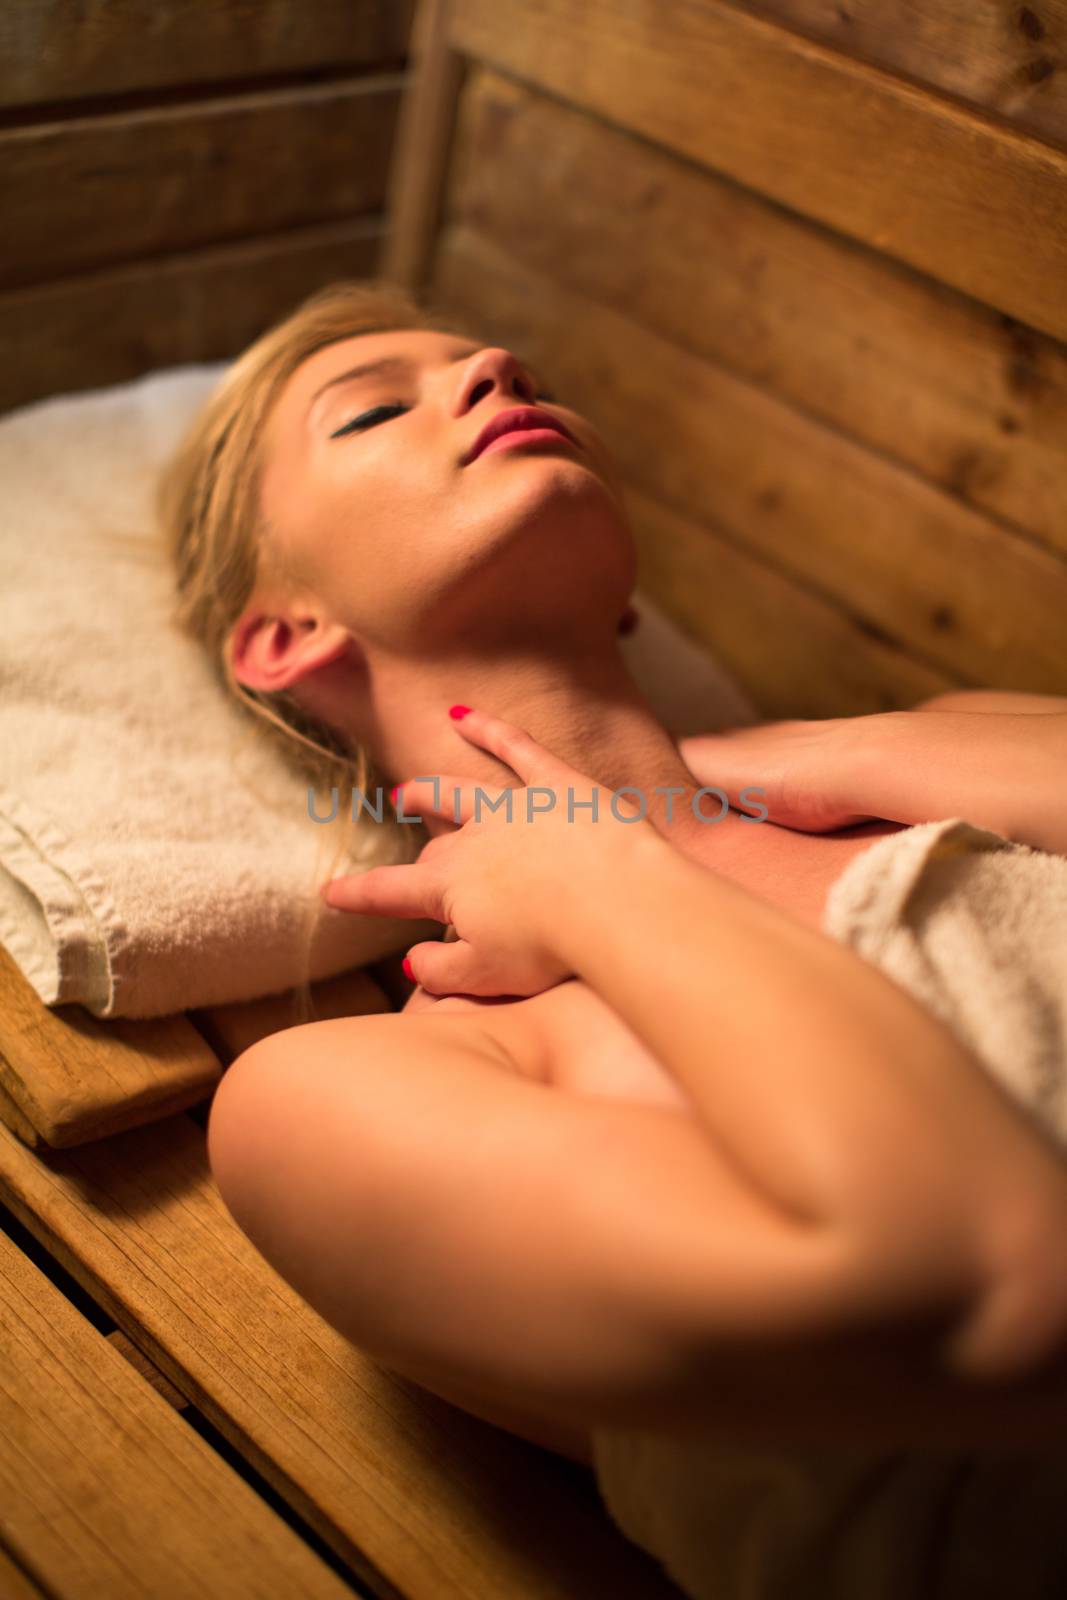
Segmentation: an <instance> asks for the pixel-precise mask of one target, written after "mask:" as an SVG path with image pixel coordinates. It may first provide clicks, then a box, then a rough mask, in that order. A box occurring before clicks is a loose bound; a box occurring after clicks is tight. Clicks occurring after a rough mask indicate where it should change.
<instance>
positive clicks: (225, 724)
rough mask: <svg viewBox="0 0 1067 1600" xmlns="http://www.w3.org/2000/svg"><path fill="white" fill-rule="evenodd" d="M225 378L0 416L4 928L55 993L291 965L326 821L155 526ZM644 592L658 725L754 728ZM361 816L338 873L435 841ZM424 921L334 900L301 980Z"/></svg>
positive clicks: (115, 1007)
mask: <svg viewBox="0 0 1067 1600" xmlns="http://www.w3.org/2000/svg"><path fill="white" fill-rule="evenodd" d="M223 370H224V368H223V366H222V365H221V364H218V365H211V366H193V367H181V368H176V369H173V370H170V371H166V372H160V373H156V374H153V375H150V376H149V377H147V378H144V379H141V380H138V381H137V382H134V383H130V384H124V385H121V386H118V387H115V388H112V389H104V390H98V391H95V392H93V393H90V394H87V395H77V396H65V397H59V398H57V399H53V400H48V401H44V402H40V403H38V404H36V405H33V406H29V407H26V408H24V409H23V410H21V411H19V412H15V413H12V414H11V415H9V416H7V417H5V418H3V419H2V420H0V483H2V484H3V504H2V510H0V518H2V537H0V940H2V942H3V943H4V945H6V947H7V948H8V950H9V951H10V952H11V954H12V956H13V957H14V959H15V961H16V962H17V963H18V965H19V966H20V968H21V969H22V971H23V972H24V974H25V975H26V977H27V978H28V979H29V981H30V983H31V984H32V985H33V987H34V988H35V989H36V991H37V993H38V994H39V995H40V997H41V999H42V1000H43V1001H44V1002H45V1003H46V1004H47V1005H62V1004H66V1003H67V1002H70V1001H78V1002H80V1003H81V1004H82V1005H84V1006H85V1007H86V1008H87V1009H88V1010H89V1011H91V1012H94V1013H95V1014H96V1015H98V1016H101V1017H117V1016H126V1017H148V1016H160V1015H166V1014H169V1013H171V1012H174V1011H178V1010H183V1009H187V1008H190V1007H194V1006H207V1005H213V1004H218V1003H221V1002H225V1001H231V1000H245V999H252V998H255V997H256V996H259V995H264V994H269V993H274V992H277V991H280V990H283V989H287V988H289V987H291V986H292V985H293V984H295V983H296V982H298V981H299V980H300V979H301V978H302V977H303V976H304V975H305V969H304V966H303V951H304V944H303V928H304V923H305V918H306V917H307V916H308V915H309V911H310V908H311V907H312V904H313V902H315V903H319V904H321V903H320V902H317V893H316V890H317V885H318V884H319V883H320V882H321V881H322V880H323V879H324V878H325V877H326V876H327V875H328V869H329V867H330V864H331V852H332V849H333V846H334V844H335V838H334V835H335V829H334V828H333V827H329V826H323V825H319V824H317V823H315V822H313V821H312V820H310V818H309V816H308V805H307V787H306V784H305V783H304V782H303V780H301V779H299V778H298V777H297V776H295V775H294V774H293V773H292V771H291V770H290V769H289V767H288V766H287V765H286V764H285V761H284V758H283V757H282V756H280V755H279V754H277V753H276V752H275V751H274V750H273V748H272V747H270V746H269V745H268V744H267V743H266V741H264V740H262V739H261V738H260V737H259V736H258V734H257V731H256V729H255V728H253V727H250V725H249V722H248V719H247V716H246V715H245V713H243V712H242V711H241V710H239V708H238V707H236V706H235V705H233V704H232V703H231V702H230V701H229V700H228V699H227V698H226V695H225V693H224V691H223V690H222V689H221V688H220V687H219V685H218V684H217V682H216V680H215V678H214V676H213V674H212V672H211V670H210V668H209V666H208V664H207V662H206V660H205V658H204V656H203V654H202V652H201V649H200V647H199V645H198V644H196V643H195V641H193V640H191V639H189V638H187V637H185V636H183V635H181V634H180V633H179V632H178V631H177V629H176V628H175V627H174V626H173V625H172V624H171V623H170V621H169V612H170V607H171V599H172V578H171V573H170V568H169V565H168V563H167V561H166V559H165V553H164V550H163V545H162V540H161V538H160V536H159V533H158V530H157V527H156V524H155V521H154V516H153V495H154V488H155V482H156V479H157V476H158V473H159V469H160V467H161V466H162V464H163V462H164V461H165V460H166V459H167V457H168V456H169V455H170V453H171V452H172V450H173V449H174V446H175V444H176V443H177V440H178V438H179V436H180V434H181V432H182V430H183V428H184V426H185V424H186V422H187V421H188V419H189V417H190V416H191V414H192V412H193V411H194V410H195V409H196V407H197V406H198V405H199V404H200V403H201V402H202V401H203V400H204V398H205V397H206V395H207V393H208V392H209V390H210V389H211V388H212V386H213V385H214V383H215V382H216V381H217V379H218V377H219V374H220V373H221V372H222V371H223ZM637 602H638V605H639V608H640V611H641V617H642V620H641V623H640V625H639V626H638V628H637V630H636V632H635V633H633V634H632V635H630V636H629V637H628V638H627V639H626V640H625V641H624V644H623V649H624V652H625V653H626V655H627V656H628V657H629V659H630V661H631V668H632V670H633V672H634V675H635V677H636V678H637V680H638V682H639V683H642V686H644V682H645V680H646V679H647V680H648V683H649V686H648V688H646V693H648V694H649V696H650V698H651V699H652V700H653V703H654V704H655V705H656V707H657V709H658V710H659V712H660V714H661V716H663V717H664V719H665V720H666V721H668V724H669V725H670V726H672V727H673V728H674V729H675V731H677V732H678V733H680V734H681V733H690V732H697V731H699V730H700V729H701V728H702V727H714V726H726V725H729V724H730V723H732V722H751V721H753V720H754V719H755V713H754V711H753V709H752V707H751V706H750V704H749V703H748V701H747V700H745V698H744V696H743V695H742V694H741V693H740V691H739V690H738V689H736V687H735V686H734V684H733V683H732V681H731V680H730V678H729V677H728V675H727V674H726V673H725V672H724V671H723V670H722V669H721V668H719V667H718V666H717V665H716V664H715V662H714V661H712V660H711V659H710V657H709V656H708V655H707V654H706V652H704V651H703V650H701V649H699V648H698V647H697V646H695V645H692V644H690V643H689V642H688V641H687V640H686V639H684V638H683V636H682V635H681V633H680V632H679V631H678V630H677V629H676V628H675V627H674V626H673V624H671V623H669V622H668V621H667V619H666V618H665V617H664V616H662V614H661V613H659V612H658V611H657V609H656V608H655V607H654V606H653V605H652V603H651V601H650V600H649V599H648V598H647V597H646V596H642V595H639V596H638V597H637ZM348 799H349V796H348V795H347V793H342V794H341V796H340V804H341V806H342V807H343V806H345V805H346V804H347V802H348ZM388 805H389V802H388V796H386V797H385V807H386V814H388V809H387V808H388ZM363 824H364V825H365V828H364V831H363V833H362V842H361V843H360V844H359V849H360V850H361V851H362V852H364V853H363V854H361V855H357V856H354V857H352V858H351V860H350V861H349V862H345V861H342V862H341V863H340V865H339V866H338V868H337V869H336V870H338V871H340V870H343V869H344V868H345V867H350V868H354V869H358V867H359V866H360V865H363V866H371V865H375V864H376V863H378V862H388V861H393V860H400V859H404V855H403V851H404V849H405V845H407V843H408V840H410V839H413V838H414V836H415V835H421V837H422V838H423V839H425V837H426V834H425V831H424V830H423V829H422V828H421V827H412V826H406V827H401V826H400V825H399V824H397V823H395V822H388V823H382V824H377V823H374V822H369V821H368V820H367V819H366V818H364V819H363ZM436 928H437V924H434V923H424V924H422V923H413V922H410V921H403V920H400V919H395V920H394V919H386V918H379V917H356V916H349V917H341V916H338V915H337V914H336V913H330V912H328V911H327V912H326V915H325V916H324V918H323V922H322V926H321V927H320V928H319V930H318V932H317V934H316V937H315V939H314V942H313V945H312V950H311V958H310V966H309V969H308V972H309V976H310V977H311V978H312V979H315V978H321V977H328V976H331V975H332V974H334V973H336V972H342V971H344V970H346V969H347V968H349V967H352V966H357V965H360V964H362V963H365V962H367V961H372V960H374V959H376V958H377V957H379V956H381V955H385V954H387V953H389V952H392V951H395V950H399V949H402V948H405V947H406V946H407V945H408V944H409V943H411V942H413V940H416V939H418V938H420V937H421V938H425V937H428V936H431V935H432V934H433V932H434V931H435V930H436Z"/></svg>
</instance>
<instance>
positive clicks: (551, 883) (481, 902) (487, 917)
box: [324, 711, 662, 995]
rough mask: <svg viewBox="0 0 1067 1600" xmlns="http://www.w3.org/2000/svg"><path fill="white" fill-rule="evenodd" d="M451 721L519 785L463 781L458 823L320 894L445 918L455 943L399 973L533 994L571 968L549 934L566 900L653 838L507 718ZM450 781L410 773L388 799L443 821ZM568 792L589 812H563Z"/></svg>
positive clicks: (339, 903)
mask: <svg viewBox="0 0 1067 1600" xmlns="http://www.w3.org/2000/svg"><path fill="white" fill-rule="evenodd" d="M453 726H454V727H455V730H456V732H457V734H459V735H460V736H461V737H462V738H465V739H466V740H468V742H469V743H471V744H475V745H478V746H480V747H481V748H482V749H484V750H488V751H489V752H490V754H492V755H494V756H497V757H498V758H499V759H500V760H501V761H502V762H503V763H504V764H505V765H506V766H508V767H510V768H511V769H512V770H513V771H514V772H515V773H516V774H517V775H518V777H519V778H520V780H521V783H520V784H519V785H517V786H514V787H511V786H508V787H506V788H504V789H500V790H497V791H495V792H493V791H489V790H487V789H486V788H485V786H484V785H477V784H467V783H463V784H462V785H461V803H460V814H461V816H463V817H464V819H465V820H464V821H463V822H462V825H461V826H460V827H458V828H456V829H455V831H453V832H450V833H442V834H440V835H438V836H437V837H435V838H432V839H431V840H430V842H429V843H428V844H427V845H426V846H424V848H423V850H422V851H421V853H420V855H419V858H418V860H417V861H416V862H414V863H413V864H412V865H410V866H390V867H373V868H371V869H370V870H369V871H367V872H363V873H358V874H355V875H352V876H348V877H342V878H336V879H334V880H333V882H332V883H329V884H327V885H325V886H324V898H325V899H326V901H327V904H329V905H331V906H335V907H337V908H338V909H339V910H344V911H354V912H358V913H361V914H369V915H376V916H388V917H414V918H427V917H429V918H431V919H434V920H436V921H439V922H444V923H449V924H451V925H452V926H453V927H454V929H455V932H456V938H455V940H454V941H452V942H451V943H448V942H441V941H436V940H429V941H426V942H424V943H422V944H417V945H414V946H413V947H412V949H411V950H410V951H409V953H408V960H409V961H410V964H411V965H410V969H409V970H410V974H411V975H412V976H413V977H414V979H415V981H416V982H418V983H420V984H422V985H423V987H424V988H426V989H428V990H429V991H430V992H431V993H433V994H473V995H499V994H510V995H532V994H539V993H541V991H542V990H544V989H549V988H551V987H552V986H553V985H554V984H557V983H559V982H561V981H562V980H563V979H564V978H568V977H570V976H572V973H571V969H570V968H569V967H568V966H567V964H566V963H565V962H563V961H562V960H561V959H560V957H559V956H558V955H557V954H556V952H555V947H554V939H553V932H554V929H555V928H556V926H557V925H558V921H559V918H560V916H561V915H563V914H565V903H566V897H567V896H568V895H569V894H571V893H574V892H578V893H581V894H583V895H589V894H596V893H597V885H598V882H602V881H603V874H604V873H605V872H610V871H611V870H612V864H613V863H614V862H615V861H616V860H617V858H618V851H619V849H620V848H622V849H625V850H632V849H633V848H634V847H635V839H634V836H635V835H636V836H640V837H647V838H651V839H652V840H654V841H656V843H657V845H661V844H662V841H661V840H660V838H659V835H658V834H657V833H656V831H655V829H654V828H653V827H652V825H651V823H649V822H646V821H643V820H641V819H640V815H639V812H638V810H637V808H636V807H635V806H634V805H632V804H631V803H630V802H629V801H627V800H625V799H624V798H623V799H619V798H616V799H615V800H614V805H613V804H612V795H611V792H610V791H608V790H606V789H603V788H601V787H598V785H597V784H595V783H594V782H593V780H592V779H591V778H588V777H585V776H584V775H583V774H582V773H580V772H578V771H576V770H575V768H573V767H571V766H569V765H568V764H567V763H566V762H565V761H562V760H560V759H559V758H558V757H556V756H553V755H552V754H550V752H549V751H548V750H546V749H545V747H544V746H543V745H541V744H539V743H538V742H537V740H535V739H534V738H533V737H532V736H531V735H530V734H528V733H526V732H525V731H524V730H523V729H522V728H518V727H516V726H515V724H514V723H509V722H504V721H502V720H501V719H500V718H498V717H491V716H489V715H487V714H486V713H485V712H481V711H467V712H466V714H465V715H464V716H463V717H462V718H460V719H456V720H454V722H453ZM452 787H453V783H452V781H449V780H442V781H441V782H440V791H439V794H438V795H436V796H435V795H434V793H433V790H434V785H433V783H432V781H431V782H426V781H422V782H414V781H413V782H411V783H406V784H404V785H402V786H401V794H400V795H398V801H402V805H403V810H404V813H405V814H406V815H422V814H427V815H430V814H432V815H435V816H437V817H438V818H440V819H443V820H446V821H449V822H454V811H453V796H452ZM479 788H480V789H481V791H482V793H483V794H488V795H489V796H490V799H491V800H493V801H499V800H501V799H502V797H505V798H504V799H503V803H502V804H501V805H500V809H499V810H495V811H492V810H489V809H488V807H487V806H486V805H485V804H484V802H483V803H482V805H481V816H480V819H479V818H476V816H475V801H476V790H477V789H479ZM568 791H572V792H573V798H574V800H575V801H576V802H579V801H589V800H590V799H591V798H592V797H593V794H594V792H595V793H596V798H597V816H596V820H594V818H593V814H592V812H591V811H590V810H589V809H588V807H586V808H584V809H577V808H576V809H575V810H574V812H573V816H572V817H569V816H568ZM508 796H510V808H509V807H508V803H507V798H506V797H508ZM553 797H554V799H553ZM550 801H551V802H552V803H551V805H550ZM509 810H510V817H509ZM625 818H629V819H630V820H628V821H627V820H623V819H625ZM598 874H599V875H600V876H599V878H598Z"/></svg>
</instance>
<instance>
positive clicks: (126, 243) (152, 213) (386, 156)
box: [0, 0, 412, 409]
mask: <svg viewBox="0 0 1067 1600" xmlns="http://www.w3.org/2000/svg"><path fill="white" fill-rule="evenodd" d="M411 17H412V0H199V3H196V4H190V3H188V0H80V3H79V4H78V5H76V6H72V5H71V4H69V0H18V3H17V4H11V5H6V6H4V7H3V8H2V9H0V215H2V217H3V222H4V237H5V245H4V249H3V252H2V254H0V351H2V353H3V359H2V361H0V409H7V408H9V407H11V406H15V405H20V404H23V403H25V402H27V401H30V400H34V399H38V398H40V397H42V396H45V395H49V394H53V393H56V392H61V391H66V390H74V389H82V388H87V387H96V386H99V385H104V384H109V383H115V382H120V381H122V380H123V379H126V378H131V377H135V376H137V375H138V374H140V373H141V372H144V371H146V370H148V369H151V368H154V367H162V366H170V365H173V364H175V363H178V362H183V361H206V360H214V359H220V358H223V357H225V356H229V355H233V354H236V353H237V352H238V351H239V350H240V349H242V348H243V347H244V346H245V345H246V344H247V343H248V342H249V340H250V339H252V338H253V337H254V336H255V335H256V334H257V333H258V332H260V331H261V329H262V328H264V327H265V326H267V325H268V324H269V323H270V322H272V321H274V320H275V319H276V318H277V317H278V316H280V315H282V314H283V313H284V312H285V311H286V310H287V309H288V308H289V307H290V306H291V305H292V304H294V303H295V302H296V301H297V300H299V299H301V298H302V297H303V296H304V295H305V294H307V293H309V292H310V291H311V290H312V289H315V288H317V287H318V286H319V285H320V284H322V283H324V282H326V281H328V280H330V279H332V278H336V277H357V278H359V277H365V276H371V275H374V274H376V273H377V271H378V268H379V263H380V252H381V247H382V241H383V238H384V233H385V197H386V186H387V178H388V170H389V162H390V157H391V154H392V147H393V139H394V132H395V126H396V120H397V114H398V110H399V106H400V101H401V96H402V93H403V90H404V87H405V85H406V83H407V76H408V74H407V66H408V43H409V36H410V30H411Z"/></svg>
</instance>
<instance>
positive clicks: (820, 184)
mask: <svg viewBox="0 0 1067 1600" xmlns="http://www.w3.org/2000/svg"><path fill="white" fill-rule="evenodd" d="M449 40H450V43H451V45H452V46H453V47H454V48H458V49H460V50H463V51H465V52H466V53H467V54H468V55H471V56H474V57H477V58H478V59H480V60H482V61H486V62H491V63H492V64H493V65H494V66H496V67H498V68H500V69H501V70H503V71H505V72H508V73H510V74H511V75H513V76H514V77H516V78H519V79H521V80H523V81H525V82H528V83H533V84H536V85H538V86H540V87H541V88H543V89H546V90H548V91H549V92H550V93H552V94H555V95H558V96H560V97H561V98H562V99H564V100H567V101H569V102H571V103H573V104H577V105H581V106H583V107H584V108H585V109H587V110H588V111H590V112H593V113H595V114H596V115H598V116H602V117H604V118H606V119H607V120H608V121H609V122H614V123H617V124H618V125H620V126H623V127H626V128H629V129H631V130H632V131H633V132H635V133H640V134H642V135H644V136H645V137H646V138H648V139H651V140H653V141H655V142H656V143H658V144H661V145H664V146H666V147H667V148H668V149H670V150H673V151H675V152H676V153H677V154H679V155H682V156H685V157H687V158H688V159H690V160H692V161H696V162H698V163H700V165H701V166H704V167H707V168H711V169H712V170H714V171H717V172H720V173H723V174H725V175H726V176H727V177H730V178H733V179H735V180H736V181H738V182H740V183H743V184H747V185H748V186H749V187H750V188H752V189H755V190H757V191H758V192H760V193H762V194H765V195H768V196H770V197H771V198H772V199H774V200H777V201H779V202H780V203H781V204H783V205H786V206H790V207H791V208H792V209H793V210H794V211H797V212H800V213H801V214H802V215H805V216H809V217H813V218H816V219H817V220H819V221H820V222H823V223H826V224H827V225H828V226H830V227H832V228H837V229H839V230H840V231H841V232H842V233H845V234H848V235H849V236H851V237H853V238H856V239H861V240H863V241H864V242H866V243H868V244H871V245H874V246H876V247H877V248H878V249H880V250H884V251H885V252H886V253H887V254H889V255H891V256H894V257H896V258H897V259H898V260H901V261H905V262H907V263H908V264H909V265H911V266H914V267H918V268H919V269H920V270H922V271H923V272H928V273H930V274H931V275H932V276H934V277H935V278H938V279H940V280H941V281H942V282H944V283H947V284H950V285H951V286H952V287H954V288H957V289H962V290H963V291H964V292H965V293H967V294H970V295H973V296H975V297H976V298H977V299H980V300H984V301H986V302H987V303H988V304H989V305H993V306H996V307H997V308H998V309H999V310H1001V311H1006V312H1008V313H1010V314H1011V315H1012V316H1014V317H1018V318H1020V319H1021V320H1022V321H1024V322H1027V323H1029V324H1031V325H1032V326H1033V327H1035V328H1039V329H1042V330H1043V331H1044V332H1046V333H1051V334H1054V335H1055V336H1056V337H1058V338H1064V337H1067V294H1065V293H1064V289H1065V286H1067V153H1064V152H1063V151H1060V150H1057V149H1055V148H1054V147H1053V146H1051V145H1047V144H1044V143H1042V142H1040V141H1039V140H1037V139H1033V138H1031V137H1030V136H1028V135H1026V134H1022V133H1019V132H1017V131H1015V130H1013V129H1009V128H1006V127H1004V126H1002V125H1001V124H1000V123H999V122H997V121H995V120H993V119H991V118H989V117H987V116H984V115H983V114H981V113H979V112H977V111H973V110H970V109H968V108H966V107H964V106H962V105H960V104H958V103H956V102H955V101H950V100H943V99H940V98H938V97H936V96H934V95H932V94H930V93H929V91H927V90H925V89H921V88H919V87H917V86H915V85H913V84H911V83H908V82H906V81H904V80H903V79H900V78H897V77H894V76H892V75H890V74H888V73H886V72H883V71H881V70H880V69H879V68H877V67H874V66H871V65H869V64H868V63H866V62H861V61H857V60H855V59H853V58H851V57H848V56H843V55H841V54H840V53H839V52H837V51H834V50H831V49H828V48H827V47H826V46H825V45H823V44H819V43H816V42H814V41H811V40H808V39H805V38H802V37H801V36H800V35H798V34H795V33H792V32H790V31H788V30H786V29H784V28H782V27H780V26H778V25H777V24H776V23H773V22H770V21H768V20H767V19H766V18H763V17H758V16H753V15H750V14H748V13H747V12H745V11H743V10H741V9H740V8H739V7H738V6H736V5H731V4H726V3H723V0H704V3H703V4H701V5H699V6H694V5H692V4H691V3H689V0H659V3H658V4H657V5H656V6H654V7H653V6H640V7H634V6H629V5H623V4H621V3H620V0H584V3H583V4H582V5H581V6H575V5H572V4H570V3H569V0H541V3H540V4H538V5H536V6H523V5H503V4H500V3H499V0H452V11H451V20H450V23H449Z"/></svg>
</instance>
